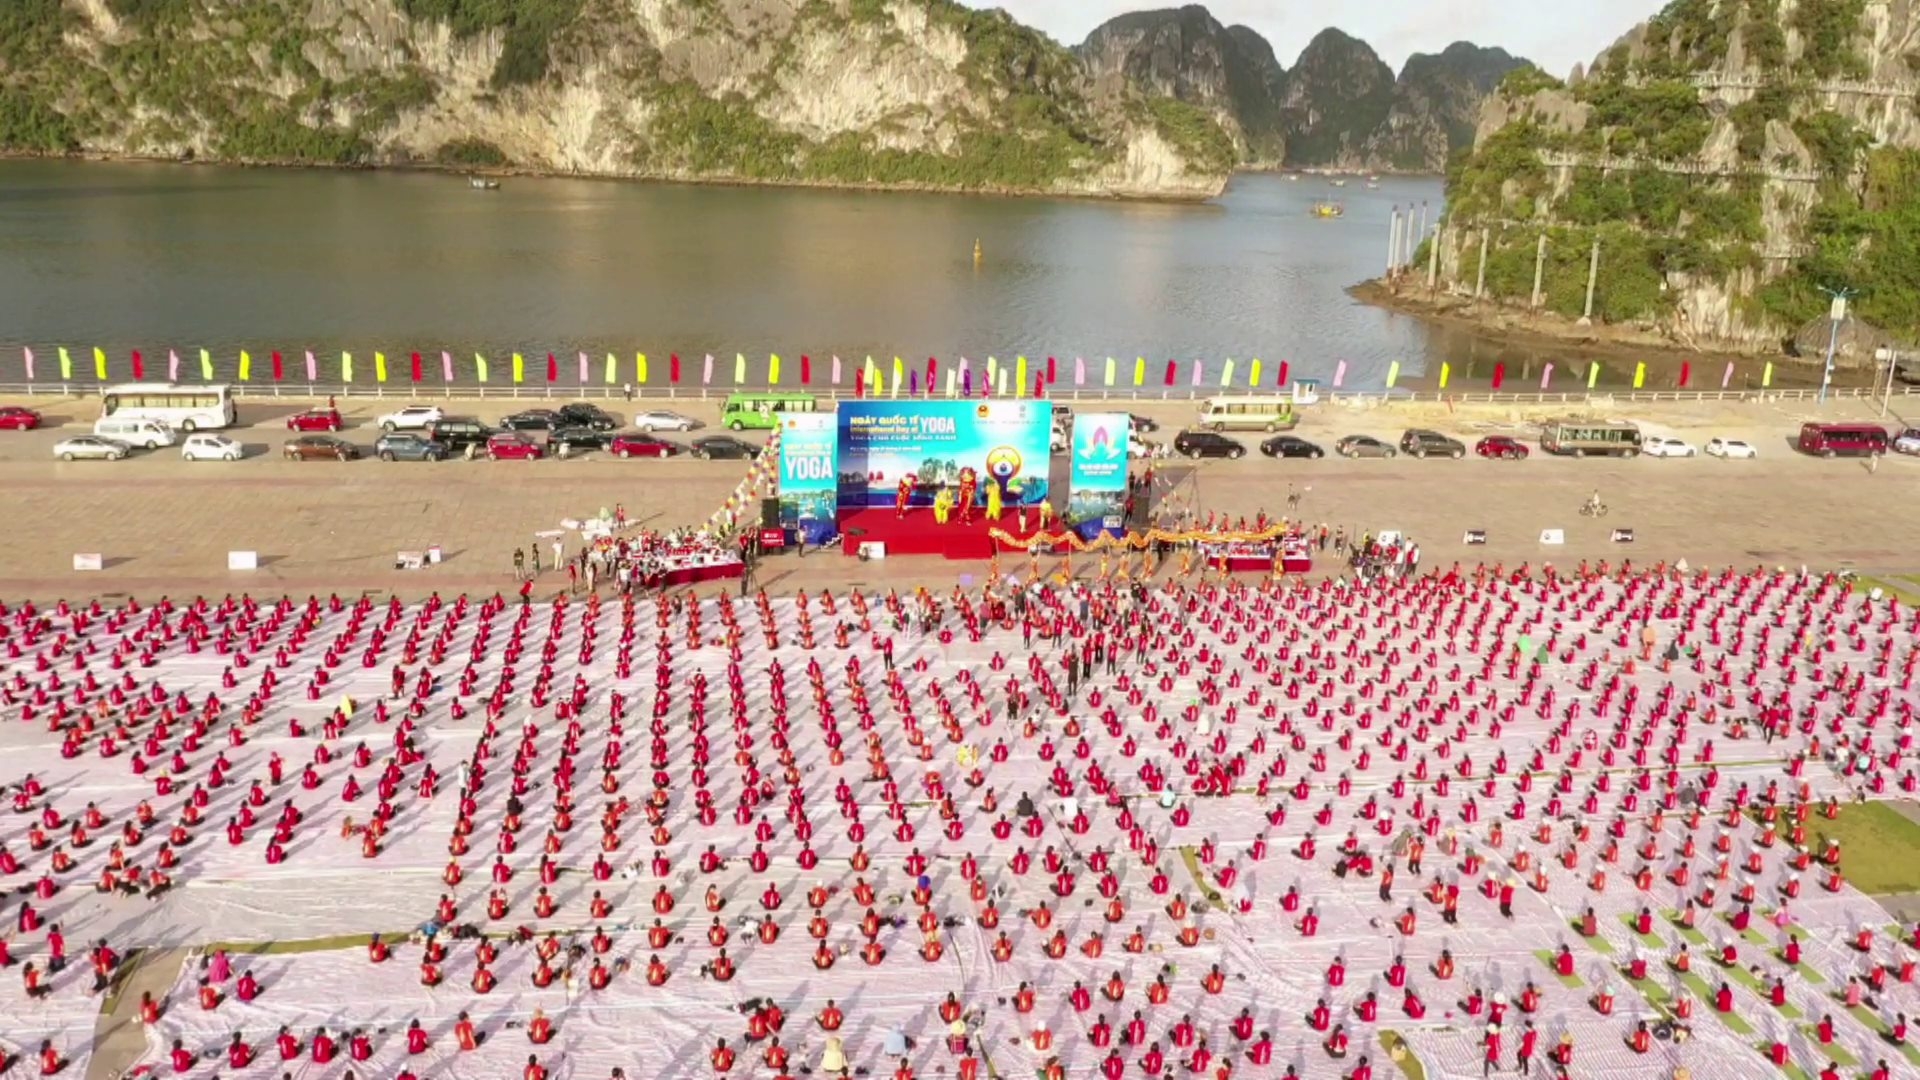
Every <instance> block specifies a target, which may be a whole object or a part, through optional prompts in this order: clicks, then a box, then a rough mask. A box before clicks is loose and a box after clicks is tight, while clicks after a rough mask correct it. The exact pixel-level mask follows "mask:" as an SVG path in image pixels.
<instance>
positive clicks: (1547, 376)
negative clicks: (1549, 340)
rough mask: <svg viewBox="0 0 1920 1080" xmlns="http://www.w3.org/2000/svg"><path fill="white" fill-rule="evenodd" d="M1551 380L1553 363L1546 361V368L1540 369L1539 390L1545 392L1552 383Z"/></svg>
mask: <svg viewBox="0 0 1920 1080" xmlns="http://www.w3.org/2000/svg"><path fill="white" fill-rule="evenodd" d="M1552 380H1553V362H1552V361H1548V362H1547V366H1546V367H1544V368H1541V369H1540V389H1541V390H1542V391H1544V390H1546V388H1547V386H1548V385H1549V384H1550V383H1551V382H1552Z"/></svg>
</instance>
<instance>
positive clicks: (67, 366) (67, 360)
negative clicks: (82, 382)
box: [60, 345, 73, 379]
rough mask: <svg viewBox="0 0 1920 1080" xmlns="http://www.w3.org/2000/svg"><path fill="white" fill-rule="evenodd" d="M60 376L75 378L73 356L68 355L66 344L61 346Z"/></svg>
mask: <svg viewBox="0 0 1920 1080" xmlns="http://www.w3.org/2000/svg"><path fill="white" fill-rule="evenodd" d="M60 377H61V378H63V379H71V378H73V357H71V356H68V355H67V347H66V346H65V345H62V346H60Z"/></svg>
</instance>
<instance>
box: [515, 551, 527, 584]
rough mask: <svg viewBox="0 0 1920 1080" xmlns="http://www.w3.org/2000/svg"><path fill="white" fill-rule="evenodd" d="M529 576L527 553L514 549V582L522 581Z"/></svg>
mask: <svg viewBox="0 0 1920 1080" xmlns="http://www.w3.org/2000/svg"><path fill="white" fill-rule="evenodd" d="M526 576H527V553H526V552H524V551H522V550H520V549H519V548H514V549H513V580H515V581H521V580H524V579H525V578H526Z"/></svg>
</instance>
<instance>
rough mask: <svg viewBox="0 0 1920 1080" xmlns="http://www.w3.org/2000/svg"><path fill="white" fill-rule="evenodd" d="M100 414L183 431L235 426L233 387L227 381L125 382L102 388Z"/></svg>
mask: <svg viewBox="0 0 1920 1080" xmlns="http://www.w3.org/2000/svg"><path fill="white" fill-rule="evenodd" d="M100 415H101V416H113V417H119V418H122V419H129V420H158V421H160V422H161V423H163V424H166V425H167V426H168V427H171V428H172V429H174V430H175V431H182V432H185V431H205V430H207V429H209V428H223V427H232V426H233V422H234V411H233V387H232V386H229V385H227V384H226V383H213V384H209V385H205V386H182V385H181V384H179V383H123V384H122V385H120V386H109V387H107V388H106V389H105V390H103V391H101V394H100Z"/></svg>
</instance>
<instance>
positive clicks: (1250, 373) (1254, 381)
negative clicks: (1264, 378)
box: [1247, 356, 1260, 390]
mask: <svg viewBox="0 0 1920 1080" xmlns="http://www.w3.org/2000/svg"><path fill="white" fill-rule="evenodd" d="M1259 386H1260V358H1259V357H1257V356H1256V357H1254V358H1253V366H1252V367H1250V368H1248V369H1247V389H1249V390H1256V389H1258V388H1259Z"/></svg>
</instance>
